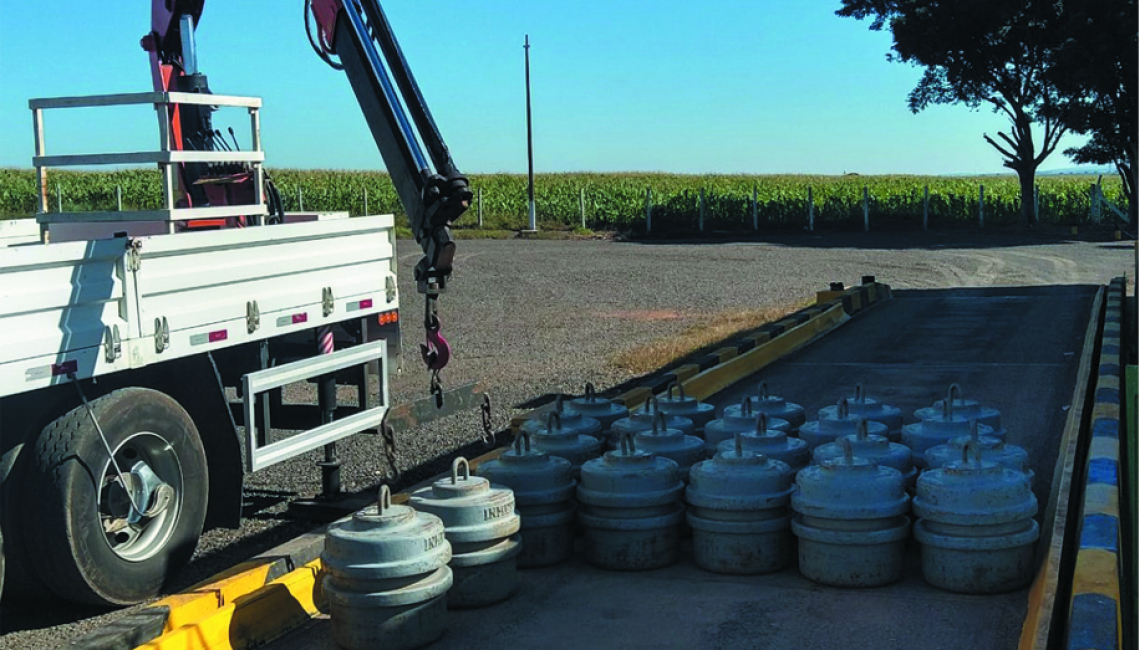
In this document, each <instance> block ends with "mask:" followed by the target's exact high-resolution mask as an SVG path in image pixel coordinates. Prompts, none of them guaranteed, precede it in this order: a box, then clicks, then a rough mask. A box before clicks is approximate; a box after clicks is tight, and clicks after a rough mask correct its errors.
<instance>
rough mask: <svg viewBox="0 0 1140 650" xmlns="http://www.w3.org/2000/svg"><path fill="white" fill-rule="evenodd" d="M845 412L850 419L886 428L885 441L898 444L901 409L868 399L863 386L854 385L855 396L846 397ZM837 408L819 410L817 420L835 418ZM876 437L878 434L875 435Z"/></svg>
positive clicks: (900, 427)
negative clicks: (853, 418)
mask: <svg viewBox="0 0 1140 650" xmlns="http://www.w3.org/2000/svg"><path fill="white" fill-rule="evenodd" d="M846 400H847V410H848V412H849V413H850V414H851V416H852V417H856V418H863V419H866V420H871V421H872V422H878V423H880V424H882V425H884V426H886V427H887V433H886V434H884V435H886V437H887V439H889V440H890V441H891V442H898V441H899V440H900V438H901V436H902V409H900V408H898V407H897V406H890V405H889V404H884V403H882V402H881V401H879V400H877V399H874V398H873V397H868V396H867V393H866V391H865V390H864V389H863V384H855V394H854V395H852V396H850V397H847V398H846ZM838 408H839V407H838V406H825V407H823V408H822V409H820V410H819V419H821V420H823V419H827V418H833V417H835V416H836V412H837V411H838ZM876 435H878V434H876Z"/></svg>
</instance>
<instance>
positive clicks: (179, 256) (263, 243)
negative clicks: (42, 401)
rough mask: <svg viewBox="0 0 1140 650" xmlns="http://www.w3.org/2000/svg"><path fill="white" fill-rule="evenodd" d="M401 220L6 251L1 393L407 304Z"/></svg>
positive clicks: (0, 272)
mask: <svg viewBox="0 0 1140 650" xmlns="http://www.w3.org/2000/svg"><path fill="white" fill-rule="evenodd" d="M395 274H396V257H395V231H394V229H393V218H392V216H391V215H382V216H371V217H360V218H355V219H335V220H327V221H326V220H321V221H312V222H308V223H287V224H283V225H275V226H266V227H251V228H244V229H232V230H217V231H207V232H190V233H179V234H175V235H157V236H148V237H133V238H129V237H119V238H111V239H98V240H91V241H72V242H62V243H53V244H46V245H39V244H26V243H25V244H23V245H19V246H7V247H4V248H0V331H2V332H4V337H3V338H2V339H0V396H5V395H12V394H17V393H22V392H26V391H30V390H34V389H37V388H42V387H45V386H50V385H53V384H57V383H61V382H63V381H66V377H67V375H68V374H69V373H75V374H76V375H77V376H78V377H79V378H87V377H93V376H99V375H103V374H107V373H111V372H116V371H120V370H126V369H131V368H140V367H143V366H147V365H150V364H153V363H158V362H161V361H166V360H169V359H176V358H179V357H184V356H188V355H192V354H197V353H200V352H205V351H209V350H215V349H219V348H225V347H229V346H233V345H238V344H241V343H245V342H248V341H255V340H261V339H266V338H270V337H274V336H278V335H281V334H286V333H290V332H294V331H298V330H303V329H309V328H313V327H317V326H319V325H322V324H327V323H334V322H339V321H344V320H349V319H353V318H359V317H362V316H367V315H370V314H374V313H378V312H382V311H389V310H393V309H397V308H398V304H399V303H398V299H397V294H396V279H395Z"/></svg>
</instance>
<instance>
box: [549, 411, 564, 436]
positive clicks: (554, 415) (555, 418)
mask: <svg viewBox="0 0 1140 650" xmlns="http://www.w3.org/2000/svg"><path fill="white" fill-rule="evenodd" d="M555 422H557V423H558V433H562V416H561V415H560V414H559V413H558V412H557V411H551V412H550V413H547V414H546V430H547V431H549V432H550V433H554V423H555Z"/></svg>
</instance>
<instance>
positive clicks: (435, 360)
mask: <svg viewBox="0 0 1140 650" xmlns="http://www.w3.org/2000/svg"><path fill="white" fill-rule="evenodd" d="M441 328H442V326H441V325H440V322H439V317H437V316H435V315H434V314H429V315H428V316H427V317H426V318H425V319H424V339H425V341H426V344H421V345H420V357H421V358H422V359H423V360H424V365H426V366H427V367H428V370H443V369H444V368H445V367H447V364H448V362H450V361H451V344H450V343H448V342H447V339H445V338H444V337H443V334H441V333H440V329H441Z"/></svg>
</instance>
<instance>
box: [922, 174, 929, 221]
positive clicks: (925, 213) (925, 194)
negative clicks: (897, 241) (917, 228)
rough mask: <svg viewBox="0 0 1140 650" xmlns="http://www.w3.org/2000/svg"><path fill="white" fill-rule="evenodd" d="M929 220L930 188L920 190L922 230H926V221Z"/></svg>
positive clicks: (926, 186) (924, 187)
mask: <svg viewBox="0 0 1140 650" xmlns="http://www.w3.org/2000/svg"><path fill="white" fill-rule="evenodd" d="M928 219H930V186H929V185H925V186H923V188H922V229H923V230H924V231H925V230H926V223H927V220H928Z"/></svg>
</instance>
